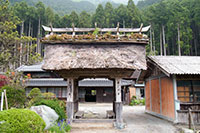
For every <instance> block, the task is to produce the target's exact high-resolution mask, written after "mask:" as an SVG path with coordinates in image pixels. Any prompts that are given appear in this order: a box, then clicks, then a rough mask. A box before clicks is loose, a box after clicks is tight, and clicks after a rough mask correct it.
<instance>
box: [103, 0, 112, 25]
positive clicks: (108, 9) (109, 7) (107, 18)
mask: <svg viewBox="0 0 200 133" xmlns="http://www.w3.org/2000/svg"><path fill="white" fill-rule="evenodd" d="M104 14H105V23H104V24H105V27H106V28H111V27H114V9H113V7H112V4H111V3H110V2H107V3H106V6H105V9H104Z"/></svg>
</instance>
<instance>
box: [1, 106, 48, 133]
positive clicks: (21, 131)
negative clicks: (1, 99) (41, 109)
mask: <svg viewBox="0 0 200 133" xmlns="http://www.w3.org/2000/svg"><path fill="white" fill-rule="evenodd" d="M44 128H45V122H44V121H43V119H42V118H41V117H40V116H39V115H38V114H37V113H35V112H33V111H31V110H26V109H10V110H5V111H1V112H0V131H1V132H3V133H40V132H42V131H43V130H44Z"/></svg>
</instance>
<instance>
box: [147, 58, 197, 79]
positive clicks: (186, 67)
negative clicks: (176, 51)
mask: <svg viewBox="0 0 200 133" xmlns="http://www.w3.org/2000/svg"><path fill="white" fill-rule="evenodd" d="M148 59H149V60H150V61H152V62H153V63H154V64H156V65H157V66H158V67H159V68H160V69H161V70H162V71H164V73H165V74H167V75H168V76H169V75H170V74H176V75H181V74H193V75H194V74H198V75H199V74H200V56H149V57H148Z"/></svg>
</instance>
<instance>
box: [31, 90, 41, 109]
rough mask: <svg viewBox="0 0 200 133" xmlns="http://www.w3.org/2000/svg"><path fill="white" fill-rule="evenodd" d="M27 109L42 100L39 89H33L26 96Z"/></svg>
mask: <svg viewBox="0 0 200 133" xmlns="http://www.w3.org/2000/svg"><path fill="white" fill-rule="evenodd" d="M28 99H29V100H28V107H30V106H32V105H33V104H35V103H37V102H39V101H41V100H42V93H41V91H40V89H39V88H33V89H32V90H31V91H30V93H29V94H28Z"/></svg>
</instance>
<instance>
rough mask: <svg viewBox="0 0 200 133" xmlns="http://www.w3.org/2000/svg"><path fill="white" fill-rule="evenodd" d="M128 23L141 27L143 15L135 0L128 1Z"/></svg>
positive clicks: (131, 25)
mask: <svg viewBox="0 0 200 133" xmlns="http://www.w3.org/2000/svg"><path fill="white" fill-rule="evenodd" d="M127 16H128V18H127V25H128V27H132V28H133V27H139V26H140V23H141V15H140V12H139V10H138V9H137V7H136V6H135V4H134V2H133V0H129V1H128V5H127Z"/></svg>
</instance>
